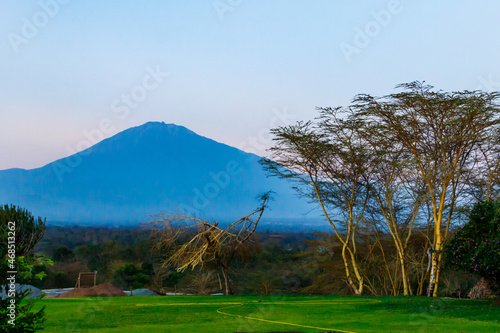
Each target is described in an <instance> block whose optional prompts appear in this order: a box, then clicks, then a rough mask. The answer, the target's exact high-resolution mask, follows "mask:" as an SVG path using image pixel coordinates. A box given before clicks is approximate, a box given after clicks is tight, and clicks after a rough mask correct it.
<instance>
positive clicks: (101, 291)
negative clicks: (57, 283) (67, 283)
mask: <svg viewBox="0 0 500 333" xmlns="http://www.w3.org/2000/svg"><path fill="white" fill-rule="evenodd" d="M99 296H100V297H115V296H127V294H125V293H124V292H123V290H121V289H119V288H117V287H115V286H113V285H112V284H111V283H104V284H99V285H97V286H95V287H92V288H77V289H73V290H70V291H67V292H65V293H62V294H61V295H58V296H56V297H55V298H71V297H99Z"/></svg>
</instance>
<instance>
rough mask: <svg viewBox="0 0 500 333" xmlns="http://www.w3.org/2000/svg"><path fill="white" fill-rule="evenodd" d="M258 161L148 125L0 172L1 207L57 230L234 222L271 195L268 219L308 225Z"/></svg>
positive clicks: (301, 206)
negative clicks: (184, 220) (174, 218)
mask: <svg viewBox="0 0 500 333" xmlns="http://www.w3.org/2000/svg"><path fill="white" fill-rule="evenodd" d="M259 159H260V157H259V156H256V155H254V154H249V153H245V152H243V151H241V150H238V149H236V148H233V147H230V146H227V145H225V144H221V143H218V142H216V141H214V140H211V139H208V138H205V137H202V136H200V135H197V134H196V133H194V132H192V131H190V130H189V129H187V128H185V127H182V126H177V125H174V124H165V123H159V122H149V123H146V124H144V125H142V126H138V127H133V128H130V129H128V130H125V131H123V132H121V133H118V134H117V135H115V136H113V137H111V138H108V139H105V140H103V141H101V142H99V143H98V144H96V145H94V146H92V147H91V148H89V149H87V150H84V151H82V152H80V153H78V154H75V155H72V156H69V157H67V158H63V159H60V160H57V161H55V162H53V163H50V164H48V165H46V166H44V167H41V168H37V169H32V170H23V169H8V170H3V171H0V203H2V204H3V203H9V204H10V203H12V204H16V205H20V206H22V207H25V208H28V209H29V210H30V211H32V212H33V214H35V215H40V216H45V217H47V221H48V222H49V223H51V224H85V225H96V224H114V225H127V224H137V223H140V222H144V221H148V220H150V219H151V217H150V216H151V215H156V214H160V213H162V212H173V213H187V214H191V215H196V216H198V217H201V218H207V219H218V220H220V221H231V220H234V219H235V218H239V217H242V216H244V215H246V214H247V213H249V212H251V211H253V209H255V208H256V207H257V205H258V201H257V200H256V198H257V196H258V194H259V193H262V192H265V191H269V190H273V191H275V192H276V196H275V200H274V201H272V202H271V203H270V208H271V209H270V210H268V211H266V213H265V216H266V218H270V219H275V220H283V219H293V218H295V219H296V218H302V217H303V214H304V213H307V212H309V211H310V210H311V208H312V207H311V206H310V205H309V204H308V203H307V202H306V201H305V200H304V199H300V198H298V197H297V195H296V194H295V191H294V190H293V189H292V188H291V184H290V183H289V182H287V181H285V180H281V179H277V178H275V177H272V178H268V177H266V174H265V172H264V171H263V170H262V167H261V165H260V164H259V163H258V161H259Z"/></svg>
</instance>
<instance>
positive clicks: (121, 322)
mask: <svg viewBox="0 0 500 333" xmlns="http://www.w3.org/2000/svg"><path fill="white" fill-rule="evenodd" d="M258 300H259V297H253V296H233V297H231V296H230V297H223V296H206V297H205V296H165V297H146V296H142V297H140V296H134V297H114V298H113V297H109V298H90V297H89V298H72V299H44V300H42V301H40V302H38V303H37V308H39V307H40V306H41V305H46V306H47V308H46V318H47V322H46V323H45V331H46V332H104V333H111V332H113V333H117V332H119V333H129V332H148V333H152V332H183V333H184V332H214V333H216V332H271V331H301V332H325V331H327V330H331V331H338V332H447V333H448V332H500V306H495V305H492V304H493V302H492V301H491V300H475V301H472V300H456V299H429V298H423V297H422V298H417V297H408V298H403V297H380V298H375V297H340V296H331V297H320V296H312V297H306V296H268V297H264V299H263V300H264V302H262V303H261V302H258Z"/></svg>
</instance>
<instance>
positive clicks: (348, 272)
mask: <svg viewBox="0 0 500 333" xmlns="http://www.w3.org/2000/svg"><path fill="white" fill-rule="evenodd" d="M346 249H347V243H344V246H343V247H342V259H343V260H344V266H345V274H346V277H347V283H348V284H349V287H351V289H352V290H353V291H354V294H355V295H361V294H362V293H363V280H361V281H359V282H360V284H359V289H358V287H356V285H355V284H354V282H353V280H352V277H351V272H350V270H349V261H348V259H347V255H346Z"/></svg>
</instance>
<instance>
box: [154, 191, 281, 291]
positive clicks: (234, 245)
mask: <svg viewBox="0 0 500 333" xmlns="http://www.w3.org/2000/svg"><path fill="white" fill-rule="evenodd" d="M271 195H272V192H267V193H265V194H263V195H261V196H260V201H261V204H260V206H259V207H258V208H257V209H256V210H255V211H253V212H252V213H250V214H248V215H246V216H244V217H242V218H240V219H239V220H237V221H235V222H233V223H231V224H230V225H229V226H228V227H226V228H225V229H223V228H221V227H220V226H219V223H218V222H217V221H215V222H213V223H210V222H206V221H203V220H201V219H198V218H195V217H192V216H184V215H172V216H168V217H160V218H158V219H156V220H155V221H152V222H149V223H147V224H146V225H149V226H150V227H153V231H152V238H154V239H155V249H156V250H158V251H159V252H164V251H165V249H168V248H170V249H172V250H173V251H172V253H171V254H170V255H169V257H168V258H167V259H166V260H165V261H164V262H163V263H162V267H161V268H162V269H164V268H166V267H168V266H170V265H172V266H174V267H175V268H176V269H177V271H178V272H182V271H184V270H186V269H187V268H189V267H190V268H191V269H194V268H195V267H197V266H200V267H203V266H204V265H205V266H208V267H213V268H216V269H217V270H219V269H220V271H221V273H222V276H223V279H224V289H225V294H226V295H230V294H232V293H233V291H232V287H231V280H230V278H229V268H230V266H231V263H232V262H233V260H234V258H235V256H236V254H239V255H241V256H244V255H245V254H246V252H247V245H248V244H247V243H248V242H249V240H250V239H251V237H252V235H253V234H254V233H255V231H256V229H257V225H258V224H259V221H260V219H261V218H262V215H263V213H264V210H265V209H266V208H267V204H268V202H269V200H271V199H272V198H271ZM185 239H187V240H186V241H184V240H185ZM180 242H183V243H182V244H179V243H180Z"/></svg>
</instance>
